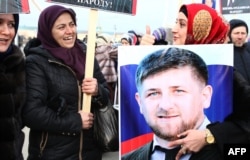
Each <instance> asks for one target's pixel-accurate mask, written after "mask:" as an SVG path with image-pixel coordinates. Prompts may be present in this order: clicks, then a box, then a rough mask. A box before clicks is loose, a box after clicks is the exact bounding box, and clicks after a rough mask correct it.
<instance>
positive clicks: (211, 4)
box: [202, 0, 216, 9]
mask: <svg viewBox="0 0 250 160" xmlns="http://www.w3.org/2000/svg"><path fill="white" fill-rule="evenodd" d="M202 3H203V4H206V5H207V6H209V7H211V8H213V9H215V7H216V1H215V0H202Z"/></svg>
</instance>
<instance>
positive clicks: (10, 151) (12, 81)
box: [0, 13, 25, 160]
mask: <svg viewBox="0 0 250 160" xmlns="http://www.w3.org/2000/svg"><path fill="white" fill-rule="evenodd" d="M18 25H19V15H18V14H7V13H6V14H5V13H4V14H0V108H1V109H0V144H1V145H0V155H1V156H0V157H1V159H6V160H23V155H22V146H23V142H24V133H23V132H22V128H23V123H22V119H21V111H22V108H23V106H24V102H25V71H24V66H25V59H24V55H23V53H22V51H21V50H20V48H18V47H17V46H16V45H15V44H14V39H15V37H16V35H17V30H18Z"/></svg>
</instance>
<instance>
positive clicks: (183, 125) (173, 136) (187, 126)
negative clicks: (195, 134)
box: [150, 121, 195, 141]
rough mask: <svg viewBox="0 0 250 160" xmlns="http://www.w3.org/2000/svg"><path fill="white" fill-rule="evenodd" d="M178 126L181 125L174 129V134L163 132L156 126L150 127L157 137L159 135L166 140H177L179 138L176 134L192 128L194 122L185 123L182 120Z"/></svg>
mask: <svg viewBox="0 0 250 160" xmlns="http://www.w3.org/2000/svg"><path fill="white" fill-rule="evenodd" d="M180 126H181V127H179V128H178V130H177V131H176V134H172V133H171V134H168V133H164V132H162V131H160V130H159V129H158V127H157V126H150V128H151V130H152V131H153V132H154V134H155V135H156V136H157V137H160V138H161V139H164V140H167V141H173V140H177V139H179V138H180V137H177V135H178V134H180V133H182V132H184V131H187V130H189V129H194V126H195V123H191V124H188V123H185V122H184V121H182V123H181V125H180Z"/></svg>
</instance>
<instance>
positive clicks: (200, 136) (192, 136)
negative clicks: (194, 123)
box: [168, 130, 206, 160]
mask: <svg viewBox="0 0 250 160" xmlns="http://www.w3.org/2000/svg"><path fill="white" fill-rule="evenodd" d="M177 137H179V138H180V139H178V140H175V141H171V142H170V143H169V145H168V146H169V147H174V146H181V147H182V148H181V149H180V150H179V152H178V153H177V155H176V160H179V159H180V157H181V156H182V155H184V154H186V153H192V152H199V151H200V150H201V149H202V148H203V147H204V146H205V145H206V141H205V137H206V132H205V130H187V131H185V132H183V133H181V134H179V135H177ZM181 137H184V138H181Z"/></svg>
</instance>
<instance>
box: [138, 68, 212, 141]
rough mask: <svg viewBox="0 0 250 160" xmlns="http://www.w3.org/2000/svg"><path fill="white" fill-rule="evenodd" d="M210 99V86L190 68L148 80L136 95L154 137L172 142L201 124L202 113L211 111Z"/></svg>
mask: <svg viewBox="0 0 250 160" xmlns="http://www.w3.org/2000/svg"><path fill="white" fill-rule="evenodd" d="M211 95H212V88H211V86H209V85H207V86H206V85H205V83H204V82H201V81H200V80H199V79H198V78H197V76H195V74H194V71H193V70H192V68H191V67H190V66H185V67H182V68H173V69H168V70H165V71H161V72H158V73H156V74H154V75H151V76H149V77H147V78H146V79H145V80H144V81H143V82H142V86H141V88H140V90H139V91H138V92H137V93H136V100H137V102H138V104H139V106H140V112H141V113H142V114H143V115H144V118H145V120H146V122H147V123H148V125H149V126H150V127H151V128H152V130H153V131H154V133H155V134H156V135H157V136H158V137H161V138H163V139H166V140H173V139H176V135H177V134H179V133H181V132H183V131H185V130H188V129H194V128H197V127H198V126H199V125H200V124H201V123H202V121H203V119H204V112H203V109H204V108H207V107H209V105H210V101H211Z"/></svg>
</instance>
